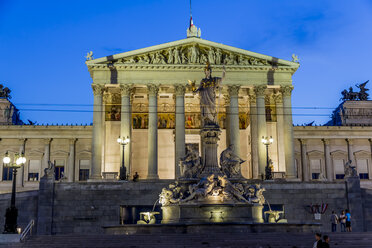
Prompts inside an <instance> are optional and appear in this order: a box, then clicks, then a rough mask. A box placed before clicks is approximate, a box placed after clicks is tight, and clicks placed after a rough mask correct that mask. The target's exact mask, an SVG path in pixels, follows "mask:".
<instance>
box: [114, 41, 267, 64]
mask: <svg viewBox="0 0 372 248" xmlns="http://www.w3.org/2000/svg"><path fill="white" fill-rule="evenodd" d="M117 62H119V63H123V64H139V65H150V64H153V65H167V64H168V65H170V64H173V65H177V64H205V63H207V62H208V63H209V64H212V65H240V66H270V65H273V64H272V62H271V61H268V60H265V59H261V58H256V57H252V56H248V55H244V54H238V53H235V52H231V51H228V50H225V49H221V48H216V47H211V46H202V45H199V44H188V45H183V46H175V47H169V48H166V49H162V50H157V51H152V52H148V53H145V54H138V55H133V56H128V57H124V58H120V59H118V61H117Z"/></svg>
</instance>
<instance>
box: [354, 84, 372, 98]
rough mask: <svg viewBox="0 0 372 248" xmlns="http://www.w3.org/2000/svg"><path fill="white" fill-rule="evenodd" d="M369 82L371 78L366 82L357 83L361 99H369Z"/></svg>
mask: <svg viewBox="0 0 372 248" xmlns="http://www.w3.org/2000/svg"><path fill="white" fill-rule="evenodd" d="M368 82H369V80H367V81H366V82H364V83H362V84H357V85H356V87H357V88H359V94H358V97H359V100H361V101H367V100H368V96H369V94H368V93H367V91H369V89H366V84H367V83H368Z"/></svg>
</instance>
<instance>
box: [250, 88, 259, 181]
mask: <svg viewBox="0 0 372 248" xmlns="http://www.w3.org/2000/svg"><path fill="white" fill-rule="evenodd" d="M249 107H250V108H249V109H250V111H249V116H250V127H251V161H252V177H253V179H257V178H259V176H258V145H259V143H257V140H259V139H258V133H257V106H256V94H250V95H249Z"/></svg>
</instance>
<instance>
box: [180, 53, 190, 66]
mask: <svg viewBox="0 0 372 248" xmlns="http://www.w3.org/2000/svg"><path fill="white" fill-rule="evenodd" d="M181 58H182V64H187V63H188V61H189V59H188V58H187V57H186V55H185V53H181Z"/></svg>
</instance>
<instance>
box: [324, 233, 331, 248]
mask: <svg viewBox="0 0 372 248" xmlns="http://www.w3.org/2000/svg"><path fill="white" fill-rule="evenodd" d="M322 248H330V246H329V237H328V235H323V243H322Z"/></svg>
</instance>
